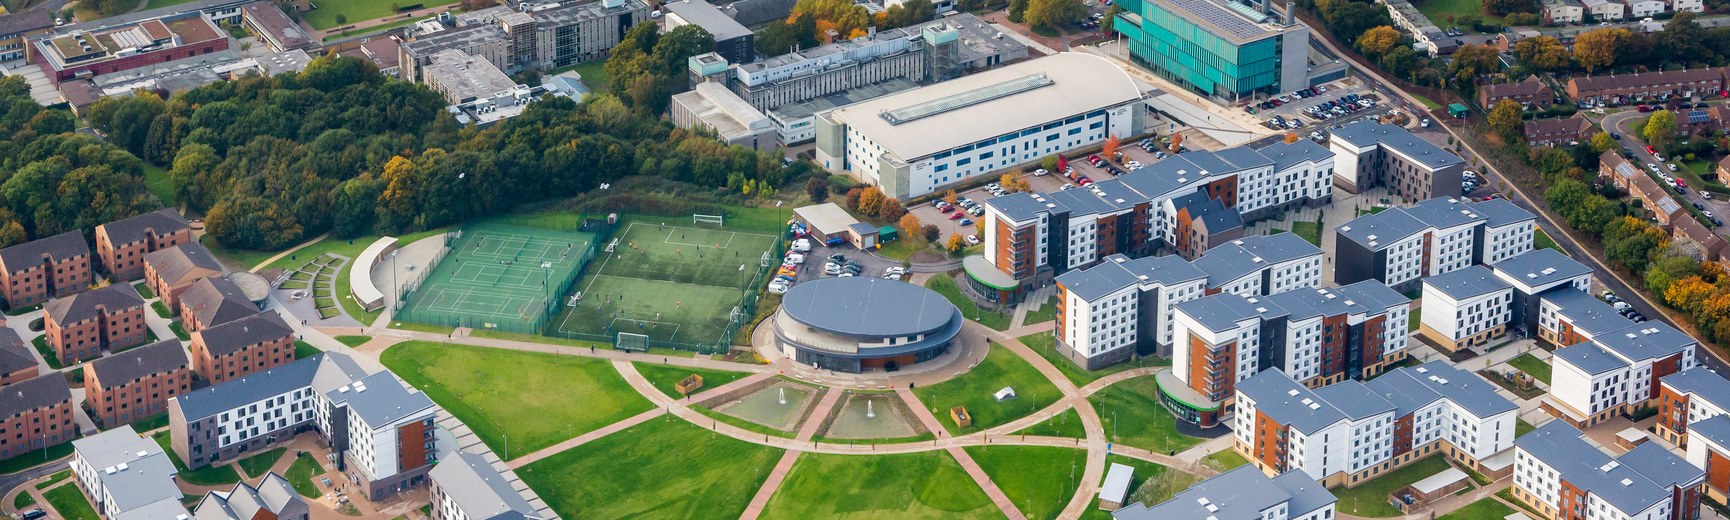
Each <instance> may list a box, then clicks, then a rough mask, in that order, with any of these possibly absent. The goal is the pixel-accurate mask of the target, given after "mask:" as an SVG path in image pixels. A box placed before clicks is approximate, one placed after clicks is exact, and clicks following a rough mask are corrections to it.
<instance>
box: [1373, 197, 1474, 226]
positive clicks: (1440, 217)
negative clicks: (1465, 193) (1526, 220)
mask: <svg viewBox="0 0 1730 520" xmlns="http://www.w3.org/2000/svg"><path fill="white" fill-rule="evenodd" d="M1398 209H1399V210H1400V211H1404V212H1406V214H1408V215H1411V216H1412V217H1413V218H1416V219H1418V220H1419V221H1422V222H1423V223H1425V224H1428V225H1429V226H1430V227H1435V228H1438V229H1440V228H1451V227H1456V226H1464V225H1469V224H1473V223H1477V222H1484V221H1487V220H1489V219H1488V218H1486V217H1484V216H1483V215H1480V214H1478V212H1477V208H1476V207H1475V206H1473V205H1472V203H1471V202H1470V201H1468V200H1466V199H1459V198H1446V197H1438V198H1434V199H1430V200H1425V201H1420V202H1418V203H1417V204H1414V205H1412V206H1411V207H1407V208H1398ZM1384 213H1385V212H1384Z"/></svg>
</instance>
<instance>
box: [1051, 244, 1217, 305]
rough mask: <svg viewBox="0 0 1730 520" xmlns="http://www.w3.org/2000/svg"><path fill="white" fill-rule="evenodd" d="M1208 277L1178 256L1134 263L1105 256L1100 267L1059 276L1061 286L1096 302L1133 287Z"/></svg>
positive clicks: (1125, 259) (1123, 258)
mask: <svg viewBox="0 0 1730 520" xmlns="http://www.w3.org/2000/svg"><path fill="white" fill-rule="evenodd" d="M1206 277H1207V273H1204V272H1202V270H1201V269H1199V268H1197V267H1195V265H1193V264H1190V263H1189V262H1186V261H1184V260H1183V258H1181V257H1178V256H1175V255H1166V256H1149V257H1143V258H1138V259H1134V260H1131V259H1129V257H1127V256H1124V255H1122V254H1115V255H1111V256H1107V257H1105V258H1104V259H1103V261H1102V262H1100V263H1099V265H1095V266H1093V267H1089V268H1087V269H1077V270H1074V271H1070V272H1067V273H1063V275H1061V276H1058V277H1057V283H1059V284H1061V285H1063V287H1064V288H1065V289H1067V290H1069V292H1071V293H1074V294H1075V295H1076V296H1079V297H1081V299H1083V300H1088V301H1093V300H1097V299H1099V298H1101V297H1104V296H1105V295H1107V294H1111V293H1114V292H1117V291H1118V290H1121V289H1123V288H1124V287H1128V286H1130V285H1137V284H1144V283H1146V284H1153V283H1160V284H1167V285H1170V284H1177V283H1182V282H1189V281H1195V280H1199V279H1202V278H1206Z"/></svg>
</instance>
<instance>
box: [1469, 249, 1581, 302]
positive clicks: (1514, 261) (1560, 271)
mask: <svg viewBox="0 0 1730 520" xmlns="http://www.w3.org/2000/svg"><path fill="white" fill-rule="evenodd" d="M1489 266H1490V268H1491V269H1494V270H1496V271H1499V272H1501V273H1503V274H1506V275H1508V277H1509V278H1513V279H1515V280H1519V281H1520V283H1523V284H1525V285H1526V286H1528V287H1538V286H1541V285H1548V284H1551V283H1555V282H1558V281H1561V280H1567V279H1570V278H1574V277H1577V276H1580V275H1588V274H1592V269H1591V268H1589V267H1586V266H1585V265H1582V264H1581V263H1580V262H1578V261H1576V260H1574V259H1573V258H1569V257H1568V255H1564V254H1562V253H1559V252H1557V251H1556V250H1554V249H1550V248H1543V249H1538V250H1534V251H1532V252H1530V253H1526V254H1523V255H1519V256H1515V257H1513V258H1509V259H1507V260H1503V261H1500V262H1496V263H1493V264H1489ZM1575 292H1578V291H1575Z"/></svg>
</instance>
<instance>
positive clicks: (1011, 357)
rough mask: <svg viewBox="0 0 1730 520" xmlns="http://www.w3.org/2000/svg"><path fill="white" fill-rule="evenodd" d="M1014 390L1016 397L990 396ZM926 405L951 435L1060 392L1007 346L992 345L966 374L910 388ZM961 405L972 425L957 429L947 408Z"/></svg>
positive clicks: (1032, 408)
mask: <svg viewBox="0 0 1730 520" xmlns="http://www.w3.org/2000/svg"><path fill="white" fill-rule="evenodd" d="M1006 386H1007V387H1009V388H1011V389H1014V390H1015V393H1016V397H1015V398H1014V399H1009V400H1005V401H998V400H997V398H996V397H994V396H993V394H995V393H996V392H997V391H998V390H1000V389H1002V388H1003V387H1006ZM913 394H914V395H917V396H918V397H919V401H920V402H921V403H924V404H925V406H926V408H928V409H932V410H935V411H933V412H932V414H933V415H936V416H937V417H938V418H939V422H941V423H943V428H944V429H946V430H949V433H951V434H954V435H965V434H969V433H973V432H976V431H980V430H984V429H989V428H992V427H994V426H997V425H1000V424H1004V423H1007V422H1009V421H1013V420H1015V419H1018V418H1021V417H1024V416H1026V415H1028V414H1031V413H1033V412H1036V411H1038V410H1039V407H1040V406H1049V405H1051V403H1053V402H1055V401H1056V400H1057V398H1058V397H1060V394H1059V393H1058V391H1057V387H1056V386H1053V385H1052V384H1051V381H1050V380H1048V379H1046V378H1045V375H1044V374H1040V373H1039V370H1038V369H1035V368H1033V365H1029V364H1027V362H1026V361H1023V360H1022V359H1021V357H1020V356H1016V355H1015V353H1013V352H1010V351H1009V349H1008V348H1004V347H1001V346H993V347H991V350H990V351H989V352H987V353H986V354H985V360H984V361H980V362H979V366H975V367H973V368H972V369H970V370H968V371H967V373H965V374H961V375H960V376H958V377H956V378H954V379H950V380H948V381H944V382H942V383H938V384H935V385H931V386H921V387H919V388H915V389H914V390H913ZM956 406H964V407H966V408H967V412H968V413H969V414H971V415H973V425H972V426H969V427H966V428H957V427H956V426H955V423H954V422H953V421H952V420H950V418H949V410H950V409H951V408H954V407H956Z"/></svg>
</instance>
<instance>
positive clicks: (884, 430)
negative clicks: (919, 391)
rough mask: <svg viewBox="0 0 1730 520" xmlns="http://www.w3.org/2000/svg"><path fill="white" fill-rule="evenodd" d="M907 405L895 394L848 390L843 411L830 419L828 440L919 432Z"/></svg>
mask: <svg viewBox="0 0 1730 520" xmlns="http://www.w3.org/2000/svg"><path fill="white" fill-rule="evenodd" d="M909 419H910V417H909V413H908V411H907V410H906V405H905V404H904V403H903V402H902V401H901V399H899V398H897V397H896V396H895V395H894V394H861V393H854V392H848V393H847V395H846V396H845V402H843V403H842V404H841V411H840V412H838V413H836V415H835V418H834V419H833V420H831V421H829V428H828V430H827V431H825V432H823V437H825V438H829V439H894V438H900V437H912V436H914V435H918V433H919V432H918V431H916V430H914V429H913V424H912V422H911V421H909Z"/></svg>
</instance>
